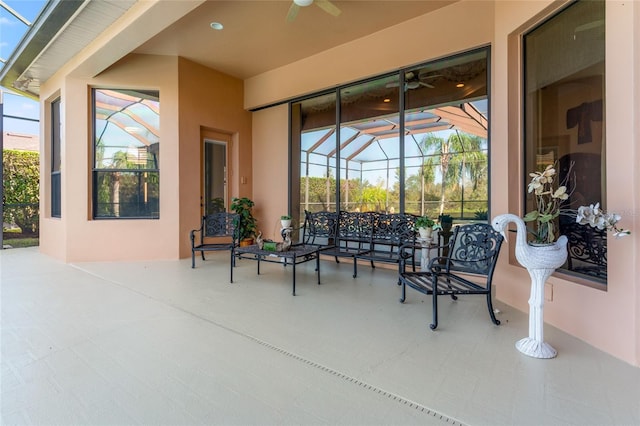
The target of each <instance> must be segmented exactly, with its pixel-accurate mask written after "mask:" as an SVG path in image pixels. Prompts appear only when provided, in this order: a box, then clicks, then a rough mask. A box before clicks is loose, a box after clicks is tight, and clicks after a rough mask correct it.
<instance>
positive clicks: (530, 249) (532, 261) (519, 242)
mask: <svg viewBox="0 0 640 426" xmlns="http://www.w3.org/2000/svg"><path fill="white" fill-rule="evenodd" d="M509 222H514V223H515V224H516V228H517V231H518V234H517V236H516V259H518V262H520V264H521V265H522V266H524V267H525V268H527V269H549V268H551V269H554V270H555V269H556V268H559V267H560V266H562V265H563V264H564V262H565V261H566V260H567V242H568V239H567V237H565V236H564V235H562V236H561V237H560V238H558V241H557V242H555V243H553V244H551V245H540V246H534V245H530V244H529V243H527V226H526V225H525V223H524V220H522V218H520V217H518V216H516V215H514V214H501V215H499V216H496V217H495V218H493V221H492V222H491V225H492V226H493V229H495V230H496V231H498V232H500V233H501V234H502V236H503V237H504V239H505V241H506V240H507V236H506V233H505V230H506V229H507V226H508V225H509Z"/></svg>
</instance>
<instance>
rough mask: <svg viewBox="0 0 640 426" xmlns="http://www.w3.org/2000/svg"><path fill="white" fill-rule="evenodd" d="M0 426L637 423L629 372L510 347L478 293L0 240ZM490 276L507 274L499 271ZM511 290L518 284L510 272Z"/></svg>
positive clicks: (385, 276) (522, 318) (584, 357)
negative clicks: (456, 294)
mask: <svg viewBox="0 0 640 426" xmlns="http://www.w3.org/2000/svg"><path fill="white" fill-rule="evenodd" d="M0 266H1V271H2V274H1V278H2V281H1V283H2V289H1V290H2V293H1V294H2V300H1V303H2V306H1V308H2V317H1V320H2V371H1V377H2V383H1V385H2V386H1V387H2V410H1V417H0V422H1V423H2V424H154V425H155V424H185V425H187V424H189V425H190V424H351V425H353V424H422V425H424V424H434V425H435V424H469V425H478V424H492V425H499V424H517V425H527V424H531V425H546V424H582V425H590V424H591V425H596V424H597V425H611V424H639V423H640V407H639V406H638V401H639V400H640V370H638V369H637V368H634V367H632V366H631V365H629V364H626V363H624V362H623V361H620V360H618V359H616V358H614V357H612V356H610V355H607V354H605V353H603V352H602V351H600V350H597V349H595V348H593V347H592V346H590V345H588V344H586V343H584V342H582V341H580V340H578V339H577V338H575V337H572V336H570V335H568V334H566V333H564V332H562V331H560V330H558V329H556V328H554V327H552V326H550V325H545V339H546V340H547V341H549V342H550V343H551V344H553V346H554V347H555V348H556V349H558V357H557V358H555V359H552V360H540V359H533V358H529V357H526V356H525V355H522V354H521V353H520V352H518V351H517V350H516V349H515V348H514V343H515V341H516V340H517V339H519V338H520V337H523V336H525V335H526V334H527V326H528V318H527V315H526V314H524V313H522V312H520V311H518V310H516V309H515V308H512V307H509V306H507V305H505V304H503V303H500V302H497V303H496V307H497V308H498V309H499V310H500V311H501V312H500V313H499V314H498V318H499V319H500V320H501V321H502V325H501V326H498V327H496V326H494V325H493V324H491V322H490V321H489V318H488V316H487V313H486V306H485V304H484V301H483V300H482V299H481V298H460V299H459V300H458V301H457V302H453V301H450V300H446V301H445V300H444V299H443V302H442V303H441V306H440V315H441V324H440V327H439V329H438V331H436V332H432V331H430V330H429V327H428V323H429V319H430V304H429V303H428V300H427V299H426V296H423V295H421V294H418V293H415V292H411V293H410V294H409V295H408V300H407V302H406V303H405V304H404V305H403V304H400V303H398V297H399V289H398V287H397V286H396V284H395V281H396V272H395V271H394V270H389V269H382V268H376V269H375V270H373V269H370V268H362V271H361V274H360V276H359V277H358V278H357V279H355V280H354V279H352V278H351V274H350V273H349V271H348V270H347V271H345V268H347V269H348V268H349V267H348V265H344V264H341V265H337V264H336V263H334V262H332V261H323V263H322V285H320V286H318V285H317V284H316V281H315V274H314V272H313V266H314V265H313V264H312V263H307V264H303V265H301V266H300V269H299V271H298V292H297V293H298V296H296V297H292V296H291V294H290V276H289V275H290V271H288V270H286V269H284V268H282V267H281V266H280V265H265V266H264V267H263V270H262V275H260V276H259V277H258V276H256V269H255V264H254V262H248V261H239V262H238V266H237V267H236V270H235V273H234V275H235V277H234V281H235V282H234V284H229V283H228V282H227V281H226V279H220V278H218V277H227V274H228V269H227V268H228V259H227V255H226V254H224V253H217V254H212V255H210V256H209V257H208V260H207V261H206V262H204V263H200V264H199V265H198V266H197V268H196V269H191V268H190V267H189V266H190V265H189V259H182V260H172V261H153V262H152V261H146V262H103V263H70V264H65V263H63V262H60V261H57V260H55V259H53V258H52V257H49V256H46V255H43V254H40V253H39V252H38V250H37V249H35V248H33V249H15V250H5V251H2V252H0ZM501 285H506V284H504V283H503V284H501ZM508 285H512V286H528V285H529V283H528V282H511V283H510V284H508Z"/></svg>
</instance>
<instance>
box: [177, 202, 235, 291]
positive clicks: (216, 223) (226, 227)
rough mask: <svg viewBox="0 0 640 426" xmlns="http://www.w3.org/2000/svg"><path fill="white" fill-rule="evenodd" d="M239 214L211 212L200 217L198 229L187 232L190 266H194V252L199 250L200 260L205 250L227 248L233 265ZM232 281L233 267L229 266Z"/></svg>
mask: <svg viewBox="0 0 640 426" xmlns="http://www.w3.org/2000/svg"><path fill="white" fill-rule="evenodd" d="M239 222H240V216H239V215H238V214H237V213H227V212H222V213H212V214H209V215H206V216H204V217H203V218H202V222H201V224H200V228H199V229H194V230H192V231H191V232H190V233H189V238H190V239H191V267H192V268H195V267H196V252H200V254H201V255H202V260H205V258H204V252H205V251H220V250H229V251H230V252H231V264H232V266H235V265H234V263H235V253H234V251H235V248H236V247H237V246H238V241H239V238H238V237H239V235H238V224H239ZM198 237H199V238H198ZM231 281H232V282H233V267H232V268H231Z"/></svg>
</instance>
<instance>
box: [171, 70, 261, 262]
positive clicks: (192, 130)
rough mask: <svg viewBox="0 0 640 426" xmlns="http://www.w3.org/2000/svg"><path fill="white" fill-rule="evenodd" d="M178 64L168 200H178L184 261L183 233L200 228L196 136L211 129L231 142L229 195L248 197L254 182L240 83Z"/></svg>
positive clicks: (248, 115) (188, 252)
mask: <svg viewBox="0 0 640 426" xmlns="http://www.w3.org/2000/svg"><path fill="white" fill-rule="evenodd" d="M178 64H179V72H178V74H179V75H178V85H179V105H180V111H179V115H178V117H179V123H180V125H179V127H180V129H179V133H180V136H179V145H180V157H179V163H180V169H179V177H178V180H179V181H180V185H179V191H180V193H179V194H176V196H175V197H174V198H173V200H180V201H179V202H178V203H176V204H177V206H176V207H177V208H179V212H180V230H179V245H180V257H185V256H190V255H191V246H190V243H189V231H190V230H191V229H194V228H197V227H199V226H200V217H201V210H200V194H202V189H201V186H202V177H201V168H202V161H203V160H202V133H203V132H206V131H207V130H208V131H215V132H219V133H224V134H226V135H228V136H229V138H230V139H231V147H230V150H229V156H230V158H229V160H230V161H229V163H230V170H229V171H228V176H229V193H230V196H231V197H245V196H246V197H251V196H252V194H253V193H254V191H253V188H252V187H253V184H254V182H253V171H252V160H251V159H252V144H251V113H250V112H247V111H245V110H244V109H243V105H242V101H243V93H244V87H243V82H242V80H238V79H236V78H233V77H230V76H228V75H225V74H222V73H220V72H218V71H215V70H212V69H210V68H207V67H204V66H202V65H199V64H196V63H195V62H192V61H189V60H187V59H184V58H179V60H178ZM161 173H162V171H161ZM161 202H162V201H161Z"/></svg>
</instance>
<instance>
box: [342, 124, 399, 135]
mask: <svg viewBox="0 0 640 426" xmlns="http://www.w3.org/2000/svg"><path fill="white" fill-rule="evenodd" d="M351 127H352V128H354V129H357V130H360V131H361V132H362V133H366V134H368V135H371V134H374V133H378V132H386V131H388V130H393V129H394V128H396V127H398V126H397V125H395V124H387V125H385V126H378V127H371V128H368V129H360V128H358V126H351Z"/></svg>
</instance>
